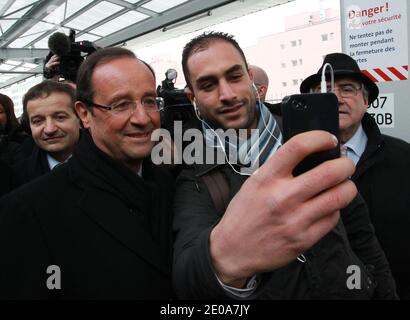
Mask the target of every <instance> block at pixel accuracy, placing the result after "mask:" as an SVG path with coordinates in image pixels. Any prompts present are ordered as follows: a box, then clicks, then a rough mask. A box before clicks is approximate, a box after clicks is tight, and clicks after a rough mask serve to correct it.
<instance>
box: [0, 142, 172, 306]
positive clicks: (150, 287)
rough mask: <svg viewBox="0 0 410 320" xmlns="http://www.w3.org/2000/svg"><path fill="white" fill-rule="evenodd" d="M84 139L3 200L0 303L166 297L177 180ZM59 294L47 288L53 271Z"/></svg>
mask: <svg viewBox="0 0 410 320" xmlns="http://www.w3.org/2000/svg"><path fill="white" fill-rule="evenodd" d="M142 168H143V172H142V175H143V179H141V178H140V177H139V176H138V175H137V174H136V173H134V172H132V171H131V170H129V169H128V168H126V167H125V166H123V165H122V164H120V163H118V162H116V161H114V160H113V159H111V158H110V157H108V156H107V155H105V154H104V153H103V152H101V151H100V150H99V149H98V148H97V147H96V146H95V145H94V143H93V142H92V140H91V138H90V136H89V134H83V135H82V137H81V141H80V143H79V145H78V148H77V149H76V151H75V152H74V154H73V157H72V158H71V159H70V160H69V161H68V162H67V163H65V164H63V165H61V166H59V167H58V168H56V169H54V170H53V171H52V172H51V173H50V174H48V175H45V176H43V177H41V178H39V179H37V180H35V181H33V182H31V183H28V184H26V185H25V186H23V187H22V188H20V189H18V190H16V191H14V192H12V193H10V194H8V195H7V196H5V197H4V198H3V199H2V200H1V201H0V261H1V263H0V299H4V298H7V299H15V298H17V299H21V298H29V299H31V298H35V299H46V298H60V299H169V298H171V297H172V296H173V293H172V288H171V276H170V274H171V256H172V254H171V248H172V242H171V227H170V224H171V214H170V206H171V200H172V192H171V191H172V189H173V182H172V178H171V177H170V176H169V175H168V173H166V172H163V171H161V170H158V169H157V168H156V167H155V166H154V165H152V164H151V163H150V162H148V161H146V162H144V163H143V167H142ZM51 265H56V266H58V267H59V268H60V269H61V287H62V288H61V290H48V288H47V287H46V281H47V277H49V276H50V275H49V274H46V270H47V267H48V266H51Z"/></svg>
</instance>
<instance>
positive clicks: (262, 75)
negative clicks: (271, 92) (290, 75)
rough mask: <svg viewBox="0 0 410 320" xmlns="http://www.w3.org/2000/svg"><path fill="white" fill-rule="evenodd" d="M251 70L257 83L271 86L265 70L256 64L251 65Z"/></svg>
mask: <svg viewBox="0 0 410 320" xmlns="http://www.w3.org/2000/svg"><path fill="white" fill-rule="evenodd" d="M249 70H251V71H252V74H253V79H254V82H255V83H256V84H263V85H266V86H269V77H268V75H267V73H266V71H265V70H263V69H262V68H261V67H259V66H256V65H250V66H249Z"/></svg>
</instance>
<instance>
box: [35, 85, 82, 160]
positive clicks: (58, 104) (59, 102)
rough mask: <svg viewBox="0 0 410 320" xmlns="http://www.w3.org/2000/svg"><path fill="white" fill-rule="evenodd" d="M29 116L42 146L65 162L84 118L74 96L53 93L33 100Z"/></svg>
mask: <svg viewBox="0 0 410 320" xmlns="http://www.w3.org/2000/svg"><path fill="white" fill-rule="evenodd" d="M27 115H28V119H29V123H30V128H31V133H32V136H33V139H34V141H35V143H36V144H37V145H38V147H39V148H40V149H43V150H44V151H46V152H47V153H49V154H50V155H51V156H52V157H53V158H54V159H56V160H58V161H60V162H62V161H65V160H66V159H67V158H68V157H69V156H70V155H71V154H72V152H73V150H74V148H75V146H76V144H77V142H78V139H79V135H80V121H79V119H78V118H77V116H76V114H75V112H74V108H73V101H72V100H71V98H70V96H69V95H67V94H66V93H62V92H53V93H51V94H50V95H48V96H47V97H41V98H37V99H34V100H30V101H28V103H27Z"/></svg>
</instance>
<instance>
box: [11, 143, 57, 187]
mask: <svg viewBox="0 0 410 320" xmlns="http://www.w3.org/2000/svg"><path fill="white" fill-rule="evenodd" d="M49 172H50V166H49V164H48V161H47V152H45V151H44V150H42V149H40V148H39V147H38V146H37V145H34V146H33V149H32V152H31V154H30V156H29V157H27V158H25V159H23V160H21V161H19V162H18V163H17V164H15V165H14V166H13V180H14V181H13V184H14V188H17V187H20V186H22V185H23V184H26V183H27V182H30V181H32V180H34V179H36V178H38V177H41V176H42V175H44V174H46V173H49Z"/></svg>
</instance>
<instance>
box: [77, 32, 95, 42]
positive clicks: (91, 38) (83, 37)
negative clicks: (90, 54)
mask: <svg viewBox="0 0 410 320" xmlns="http://www.w3.org/2000/svg"><path fill="white" fill-rule="evenodd" d="M98 39H101V37H97V36H95V35H92V34H89V33H85V34H83V35H81V36H80V37H78V38H76V39H75V41H91V42H93V41H97V40H98Z"/></svg>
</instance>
